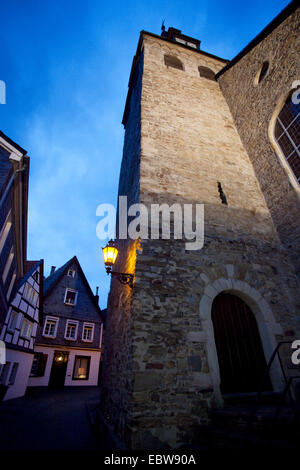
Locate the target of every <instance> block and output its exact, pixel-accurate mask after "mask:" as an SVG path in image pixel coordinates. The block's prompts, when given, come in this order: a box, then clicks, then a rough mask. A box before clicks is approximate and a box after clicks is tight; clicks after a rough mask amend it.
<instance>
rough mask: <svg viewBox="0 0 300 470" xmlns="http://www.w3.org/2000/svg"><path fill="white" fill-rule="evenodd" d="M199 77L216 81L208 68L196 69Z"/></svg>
mask: <svg viewBox="0 0 300 470" xmlns="http://www.w3.org/2000/svg"><path fill="white" fill-rule="evenodd" d="M198 70H199V75H200V77H203V78H207V79H208V80H216V78H215V72H214V71H213V70H211V69H209V68H208V67H202V66H201V65H200V67H198Z"/></svg>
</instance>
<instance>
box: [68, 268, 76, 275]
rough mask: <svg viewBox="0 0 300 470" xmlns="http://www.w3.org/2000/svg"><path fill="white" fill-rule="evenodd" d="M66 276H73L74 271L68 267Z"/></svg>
mask: <svg viewBox="0 0 300 470" xmlns="http://www.w3.org/2000/svg"><path fill="white" fill-rule="evenodd" d="M68 276H70V277H74V276H75V271H74V269H69V270H68Z"/></svg>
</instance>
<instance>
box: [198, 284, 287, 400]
mask: <svg viewBox="0 0 300 470" xmlns="http://www.w3.org/2000/svg"><path fill="white" fill-rule="evenodd" d="M220 293H231V294H233V295H236V296H237V297H240V298H241V299H242V300H243V301H244V302H245V303H246V304H247V305H248V306H249V307H250V309H251V311H252V312H253V314H254V316H255V319H256V322H257V326H258V330H259V334H260V338H261V342H262V346H263V350H264V354H265V358H266V361H267V362H268V360H269V358H270V356H271V354H272V352H273V351H274V349H275V347H276V345H277V342H276V337H275V335H276V334H282V327H281V325H280V324H279V323H278V322H276V319H275V317H274V314H273V312H272V310H271V308H270V306H269V304H268V302H267V301H266V300H265V299H264V297H263V296H262V295H261V294H260V292H259V291H258V290H257V289H255V288H253V287H251V286H250V285H249V284H248V283H247V282H245V281H240V280H236V279H225V278H219V279H217V280H215V281H213V282H211V283H208V284H207V285H206V287H205V290H204V293H203V295H202V298H201V301H200V319H201V324H202V329H203V331H204V333H205V340H206V351H207V360H208V365H209V372H210V377H211V381H212V385H213V388H214V393H215V398H216V401H217V403H218V404H219V405H221V404H222V403H223V398H222V394H221V391H220V369H219V362H218V355H217V349H216V344H215V335H214V327H213V322H212V318H211V312H212V304H213V300H214V298H215V297H216V296H217V295H218V294H220ZM270 379H271V382H272V386H273V389H274V390H275V391H277V390H280V389H281V388H282V384H283V383H282V377H281V375H280V372H279V369H278V363H276V362H274V365H273V367H272V369H271V371H270Z"/></svg>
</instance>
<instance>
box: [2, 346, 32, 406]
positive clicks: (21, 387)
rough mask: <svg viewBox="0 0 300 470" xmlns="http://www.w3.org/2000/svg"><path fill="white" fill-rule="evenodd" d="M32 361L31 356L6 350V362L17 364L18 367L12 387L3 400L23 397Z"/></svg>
mask: <svg viewBox="0 0 300 470" xmlns="http://www.w3.org/2000/svg"><path fill="white" fill-rule="evenodd" d="M32 360H33V354H28V353H24V352H21V351H14V350H11V349H7V350H6V361H7V362H18V363H19V367H18V371H17V375H16V380H15V383H14V385H10V386H9V388H8V390H7V392H6V394H5V397H4V400H10V399H12V398H19V397H23V395H25V392H26V388H27V382H28V377H29V374H30V371H31V366H32Z"/></svg>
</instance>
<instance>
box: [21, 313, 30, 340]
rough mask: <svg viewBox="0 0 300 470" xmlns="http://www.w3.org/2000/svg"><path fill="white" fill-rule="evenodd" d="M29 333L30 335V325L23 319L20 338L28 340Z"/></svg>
mask: <svg viewBox="0 0 300 470" xmlns="http://www.w3.org/2000/svg"><path fill="white" fill-rule="evenodd" d="M31 333H32V323H31V322H30V321H29V320H27V319H26V318H24V320H23V323H22V327H21V336H23V338H27V339H30V337H31Z"/></svg>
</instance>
